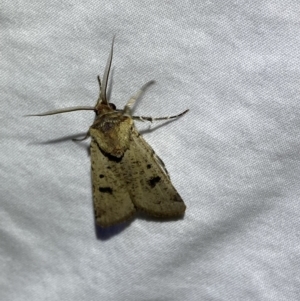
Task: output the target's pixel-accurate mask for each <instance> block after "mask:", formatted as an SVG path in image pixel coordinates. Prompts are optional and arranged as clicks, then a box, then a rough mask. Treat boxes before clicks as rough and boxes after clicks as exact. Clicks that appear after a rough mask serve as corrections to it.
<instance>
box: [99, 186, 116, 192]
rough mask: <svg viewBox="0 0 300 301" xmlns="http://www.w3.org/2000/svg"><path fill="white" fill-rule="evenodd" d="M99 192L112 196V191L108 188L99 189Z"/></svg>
mask: <svg viewBox="0 0 300 301" xmlns="http://www.w3.org/2000/svg"><path fill="white" fill-rule="evenodd" d="M99 191H100V192H103V193H109V194H112V192H113V190H112V189H111V188H110V187H99Z"/></svg>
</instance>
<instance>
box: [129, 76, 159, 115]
mask: <svg viewBox="0 0 300 301" xmlns="http://www.w3.org/2000/svg"><path fill="white" fill-rule="evenodd" d="M154 83H155V81H154V80H150V81H149V82H147V83H146V84H144V85H143V86H142V88H141V89H139V90H138V91H137V92H136V93H135V94H134V95H133V96H132V97H131V98H130V99H129V100H128V102H127V104H126V105H125V107H124V109H123V114H126V115H129V116H131V108H132V106H133V105H134V104H135V102H136V100H137V99H138V98H139V97H140V96H141V95H142V94H143V93H144V92H145V90H146V88H147V87H149V86H150V85H152V84H154Z"/></svg>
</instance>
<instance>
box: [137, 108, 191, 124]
mask: <svg viewBox="0 0 300 301" xmlns="http://www.w3.org/2000/svg"><path fill="white" fill-rule="evenodd" d="M188 111H189V110H185V111H184V112H182V113H180V114H177V115H173V116H166V117H157V118H153V117H147V116H132V119H133V120H139V121H150V122H152V121H157V120H169V119H174V118H178V117H180V116H182V115H184V114H186V113H187V112H188Z"/></svg>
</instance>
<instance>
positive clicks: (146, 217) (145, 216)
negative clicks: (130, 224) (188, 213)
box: [136, 211, 184, 223]
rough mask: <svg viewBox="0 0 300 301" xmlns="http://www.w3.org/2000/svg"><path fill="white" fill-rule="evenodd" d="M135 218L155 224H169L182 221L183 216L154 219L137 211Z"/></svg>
mask: <svg viewBox="0 0 300 301" xmlns="http://www.w3.org/2000/svg"><path fill="white" fill-rule="evenodd" d="M136 216H137V217H138V218H139V219H141V220H144V221H147V222H156V223H170V222H176V221H179V220H183V219H184V214H183V215H182V216H177V217H154V216H151V215H148V214H147V213H145V212H142V211H138V212H137V215H136Z"/></svg>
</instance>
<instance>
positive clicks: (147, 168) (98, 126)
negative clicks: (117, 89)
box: [27, 40, 188, 227]
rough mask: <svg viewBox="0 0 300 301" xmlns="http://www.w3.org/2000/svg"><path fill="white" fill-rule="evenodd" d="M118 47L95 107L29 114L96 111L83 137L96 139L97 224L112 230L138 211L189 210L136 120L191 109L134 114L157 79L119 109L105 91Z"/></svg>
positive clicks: (166, 213)
mask: <svg viewBox="0 0 300 301" xmlns="http://www.w3.org/2000/svg"><path fill="white" fill-rule="evenodd" d="M113 45H114V40H113V42H112V45H111V50H110V54H109V57H108V60H107V63H106V67H105V71H104V75H103V78H102V83H101V79H100V77H99V76H98V77H97V78H98V83H99V87H100V93H99V97H98V100H97V103H96V105H95V106H94V107H89V106H80V107H71V108H65V109H61V110H55V111H49V112H45V113H41V114H35V115H27V116H47V115H53V114H59V113H66V112H71V111H76V110H93V111H94V112H95V113H96V117H95V120H94V123H93V124H92V126H91V127H90V129H89V131H88V133H87V135H86V137H84V138H83V139H85V138H87V137H91V145H90V155H91V170H92V184H93V185H92V187H93V201H94V210H95V221H96V223H97V225H99V226H101V227H108V226H112V225H115V224H118V223H121V222H123V221H126V220H128V219H129V218H130V217H132V216H133V215H134V213H135V212H136V210H142V211H144V212H146V213H147V214H149V215H150V216H153V217H158V218H174V217H180V216H182V215H183V214H184V212H185V209H186V206H185V204H184V202H183V200H182V198H181V197H180V195H179V194H178V192H177V191H176V189H175V188H174V186H173V185H172V183H171V181H170V176H169V174H168V172H167V169H166V167H165V165H164V163H163V161H162V160H161V159H160V158H159V157H158V156H157V155H156V154H155V152H154V151H153V149H152V148H151V147H150V145H149V144H148V143H147V142H146V141H145V140H144V139H143V138H142V137H141V135H140V134H139V132H138V131H137V129H136V127H135V125H134V120H142V121H150V122H152V121H155V120H169V119H174V118H178V117H180V116H182V115H184V114H185V113H187V112H188V110H185V111H184V112H182V113H180V114H178V115H174V116H169V117H160V118H152V117H145V116H133V115H132V109H131V108H132V106H133V105H134V103H135V102H136V100H137V99H138V98H139V97H140V96H141V94H142V93H143V92H144V90H145V89H146V87H147V86H149V85H150V84H152V83H153V82H154V81H150V82H148V83H146V84H145V85H144V86H143V87H142V88H141V89H140V90H139V91H137V92H136V94H134V95H133V96H132V97H131V98H130V99H129V101H128V102H127V103H126V105H125V107H124V108H123V109H122V110H118V109H116V106H115V105H114V104H113V103H110V102H109V101H108V97H107V92H106V91H107V84H108V78H109V72H110V69H111V63H112V57H113ZM83 139H81V140H83Z"/></svg>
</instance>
